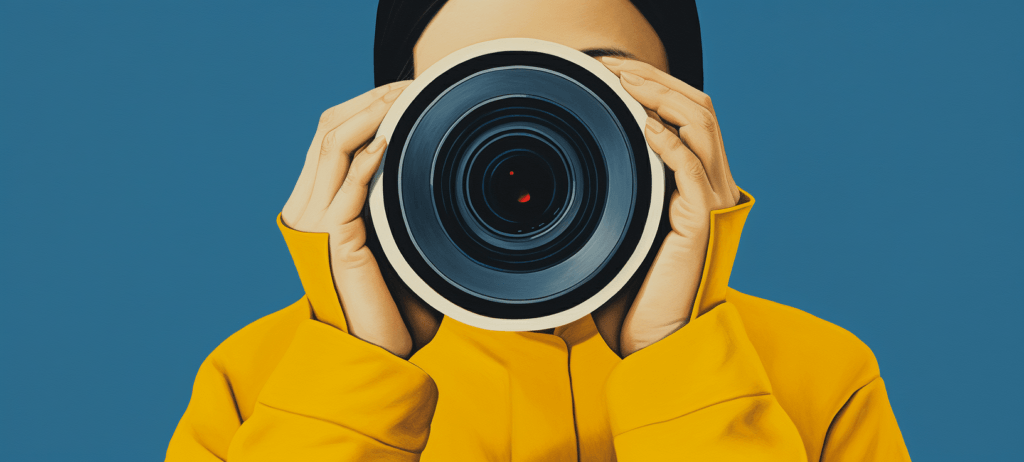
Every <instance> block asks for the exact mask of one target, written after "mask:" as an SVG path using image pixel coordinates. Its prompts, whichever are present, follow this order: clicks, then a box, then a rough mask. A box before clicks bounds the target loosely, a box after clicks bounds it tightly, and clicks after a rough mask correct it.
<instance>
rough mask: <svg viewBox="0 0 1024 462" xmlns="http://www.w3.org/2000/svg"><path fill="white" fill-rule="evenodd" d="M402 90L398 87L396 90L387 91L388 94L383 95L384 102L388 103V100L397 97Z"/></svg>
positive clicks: (390, 100)
mask: <svg viewBox="0 0 1024 462" xmlns="http://www.w3.org/2000/svg"><path fill="white" fill-rule="evenodd" d="M402 90H403V89H402V88H399V89H397V90H391V91H389V92H388V94H386V95H384V98H383V99H384V102H385V103H390V102H392V101H394V100H396V99H398V95H401V94H402Z"/></svg>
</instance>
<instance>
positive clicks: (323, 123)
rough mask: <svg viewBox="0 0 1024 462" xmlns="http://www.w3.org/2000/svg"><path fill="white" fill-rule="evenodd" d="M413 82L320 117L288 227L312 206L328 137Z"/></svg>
mask: <svg viewBox="0 0 1024 462" xmlns="http://www.w3.org/2000/svg"><path fill="white" fill-rule="evenodd" d="M410 82H411V81H409V80H403V81H400V82H394V83H391V84H388V85H382V86H379V87H377V88H374V89H373V90H370V91H368V92H366V93H363V94H361V95H359V96H357V97H355V98H352V99H350V100H348V101H346V102H344V103H341V104H339V105H337V106H333V107H331V108H330V109H327V110H326V111H324V112H323V114H321V115H320V122H319V123H318V125H317V130H316V133H315V134H314V135H313V141H312V143H310V146H309V149H308V150H307V151H306V160H305V162H304V163H303V165H302V172H301V173H299V179H298V181H296V182H295V187H294V188H293V189H292V193H291V195H290V196H289V197H288V201H287V202H285V206H284V210H283V211H282V218H283V219H284V221H285V223H286V224H288V223H292V224H294V223H295V222H296V221H298V219H299V217H300V216H301V215H302V213H303V211H304V210H305V209H306V206H307V204H308V203H309V198H310V195H311V193H312V191H313V183H314V180H315V178H316V170H317V164H318V163H319V160H320V148H321V144H322V142H323V139H324V136H325V135H326V134H327V133H328V132H329V131H331V130H332V129H334V128H335V127H337V126H338V125H340V124H341V123H342V122H344V121H345V120H347V119H348V118H349V117H351V116H352V114H354V113H356V112H358V111H360V110H362V109H364V108H366V106H369V105H370V103H372V102H373V101H375V100H377V99H378V98H380V97H381V96H384V95H385V94H387V93H388V92H389V91H392V90H395V89H398V88H405V87H406V86H408V85H409V83H410Z"/></svg>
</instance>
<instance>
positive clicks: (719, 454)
mask: <svg viewBox="0 0 1024 462" xmlns="http://www.w3.org/2000/svg"><path fill="white" fill-rule="evenodd" d="M605 392H606V398H607V399H608V411H609V418H610V421H611V427H612V435H613V438H614V445H615V453H616V455H617V456H618V460H619V461H622V462H633V461H652V460H683V459H685V460H760V461H805V460H806V458H807V456H806V454H805V452H804V447H803V442H802V441H801V439H800V434H799V432H798V431H797V428H796V426H795V425H794V424H793V422H792V421H791V420H790V419H789V417H788V416H787V415H786V412H785V411H784V410H783V409H782V407H781V406H780V405H779V403H778V401H777V400H776V399H775V397H774V396H773V395H772V389H771V385H770V383H769V381H768V376H767V374H766V373H765V370H764V367H763V366H762V365H761V360H760V358H759V357H758V355H757V352H756V351H755V350H754V347H753V345H752V344H751V343H750V340H749V339H748V338H747V335H746V332H745V331H744V328H743V323H742V320H741V319H740V317H739V314H738V313H737V311H736V308H735V306H733V305H731V304H729V303H723V304H722V305H719V306H718V307H716V308H715V309H713V310H710V311H709V312H707V313H706V314H704V315H702V316H700V317H699V318H697V319H695V320H694V321H691V322H690V323H689V324H687V325H686V326H685V327H683V328H682V329H680V330H678V331H676V332H675V333H673V334H672V335H669V336H668V337H666V338H664V339H662V340H661V341H659V342H657V343H655V344H653V345H651V346H649V347H647V348H644V349H642V350H640V351H638V352H636V353H634V354H632V355H630V356H629V357H627V358H626V359H624V360H623V361H622V362H621V363H619V364H618V365H617V366H616V367H615V369H614V370H612V373H611V375H610V376H609V378H608V381H607V383H606V389H605Z"/></svg>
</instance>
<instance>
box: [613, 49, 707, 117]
mask: <svg viewBox="0 0 1024 462" xmlns="http://www.w3.org/2000/svg"><path fill="white" fill-rule="evenodd" d="M601 62H602V63H604V65H605V67H607V68H608V69H609V70H611V71H612V72H614V73H615V75H621V74H622V72H623V71H625V72H629V73H632V74H634V75H639V76H640V77H643V78H644V79H646V80H653V81H655V82H658V83H660V84H662V85H664V86H666V87H668V88H670V89H672V91H675V92H677V93H679V94H681V95H683V96H685V97H686V98H687V99H689V100H691V101H693V102H694V103H697V104H698V105H700V106H701V107H703V108H705V109H707V110H709V111H711V113H712V114H714V112H715V107H714V106H713V105H712V104H711V97H710V96H708V94H707V93H704V92H702V91H700V90H698V89H696V88H694V87H692V86H691V85H690V84H688V83H686V82H683V81H682V80H679V79H677V78H675V77H673V76H672V75H671V74H667V73H665V72H663V71H662V70H661V69H658V68H656V67H654V66H652V65H650V64H647V63H645V62H643V61H637V60H634V59H620V58H616V57H613V56H603V57H601Z"/></svg>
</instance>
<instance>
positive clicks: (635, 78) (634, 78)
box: [622, 71, 646, 86]
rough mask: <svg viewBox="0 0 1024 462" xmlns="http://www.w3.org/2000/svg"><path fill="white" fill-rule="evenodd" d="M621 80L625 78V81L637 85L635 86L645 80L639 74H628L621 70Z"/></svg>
mask: <svg viewBox="0 0 1024 462" xmlns="http://www.w3.org/2000/svg"><path fill="white" fill-rule="evenodd" d="M622 80H625V81H626V83H628V84H630V85H637V86H639V85H643V84H644V82H646V80H644V78H643V77H640V76H639V75H636V74H630V73H629V72H625V71H623V72H622Z"/></svg>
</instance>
